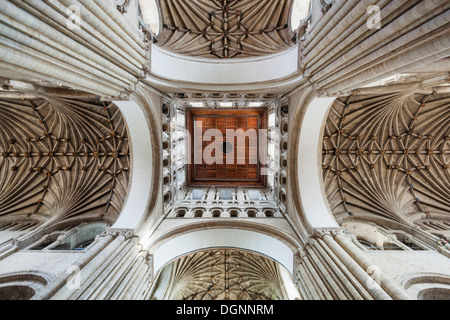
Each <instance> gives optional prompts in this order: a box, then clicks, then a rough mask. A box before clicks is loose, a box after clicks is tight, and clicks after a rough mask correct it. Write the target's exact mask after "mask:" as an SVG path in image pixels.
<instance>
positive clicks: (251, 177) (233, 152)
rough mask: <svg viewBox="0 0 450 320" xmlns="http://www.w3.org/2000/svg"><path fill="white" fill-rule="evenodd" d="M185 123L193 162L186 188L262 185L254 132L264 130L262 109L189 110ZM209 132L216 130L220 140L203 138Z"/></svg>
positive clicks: (263, 181)
mask: <svg viewBox="0 0 450 320" xmlns="http://www.w3.org/2000/svg"><path fill="white" fill-rule="evenodd" d="M187 122H188V123H187V127H188V129H189V131H190V134H191V136H192V137H194V139H192V145H191V146H190V148H191V155H192V159H193V162H194V163H192V164H189V168H188V176H189V177H188V178H189V179H188V181H189V184H190V185H208V186H210V185H217V186H264V183H265V177H264V176H262V175H261V174H260V172H261V167H262V164H261V162H260V161H259V158H258V156H259V147H260V146H259V142H258V139H259V134H260V130H258V129H264V128H266V122H267V121H266V111H265V110H264V109H240V110H236V109H230V110H221V109H219V110H215V109H210V110H204V109H203V110H198V109H189V110H188V112H187ZM208 130H209V131H208ZM211 130H217V135H218V136H219V137H220V134H221V135H222V140H220V138H219V137H217V141H216V135H213V137H212V138H211V139H209V138H206V137H205V138H203V135H204V134H205V133H207V132H210V133H211V132H212V131H211ZM239 132H240V134H241V135H239ZM227 134H228V135H227ZM242 134H243V135H242ZM196 159H197V160H196Z"/></svg>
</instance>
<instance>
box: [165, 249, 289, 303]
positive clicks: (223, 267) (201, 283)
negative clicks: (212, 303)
mask: <svg viewBox="0 0 450 320" xmlns="http://www.w3.org/2000/svg"><path fill="white" fill-rule="evenodd" d="M171 280H172V281H171V283H172V286H171V287H170V289H169V291H168V293H167V299H169V300H279V299H283V293H282V287H283V285H282V283H281V278H280V275H279V270H278V265H277V263H276V262H274V261H272V260H269V259H267V258H265V257H262V256H260V255H256V254H253V253H250V252H244V251H238V250H231V249H221V250H208V251H201V252H197V253H193V254H190V255H188V256H185V257H182V258H180V259H178V260H176V261H175V262H173V270H172V279H171Z"/></svg>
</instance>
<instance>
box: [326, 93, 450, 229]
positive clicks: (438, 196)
mask: <svg viewBox="0 0 450 320" xmlns="http://www.w3.org/2000/svg"><path fill="white" fill-rule="evenodd" d="M449 102H450V97H449V96H448V95H444V94H440V95H439V94H431V95H430V94H417V93H414V92H411V91H410V92H408V91H405V92H397V93H391V94H385V95H380V96H348V97H341V98H339V99H338V100H336V102H335V103H334V105H333V106H332V108H331V110H330V113H329V116H328V119H327V121H326V127H325V133H324V138H323V148H322V154H323V158H322V165H323V178H324V185H325V188H326V192H327V195H328V200H329V203H330V206H331V209H332V211H333V212H334V213H335V214H339V213H345V214H347V213H349V214H350V215H351V214H354V213H372V214H375V215H377V216H381V217H384V218H388V219H392V220H395V221H401V220H403V221H405V220H408V217H409V216H411V215H413V214H416V213H422V214H425V213H427V212H432V213H441V214H448V207H449V206H450V200H449V199H450V183H449V181H450V171H449V168H450V159H449V153H450V149H449V147H450V144H449V143H450V125H449V124H450V113H449V110H450V109H449ZM424 216H425V215H424Z"/></svg>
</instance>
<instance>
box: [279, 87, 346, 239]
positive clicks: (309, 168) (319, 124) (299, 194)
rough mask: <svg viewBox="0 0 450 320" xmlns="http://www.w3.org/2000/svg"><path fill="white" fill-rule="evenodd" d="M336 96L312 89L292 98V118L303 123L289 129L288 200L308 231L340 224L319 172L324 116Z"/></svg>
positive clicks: (301, 223) (296, 217) (311, 231)
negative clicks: (324, 96)
mask: <svg viewBox="0 0 450 320" xmlns="http://www.w3.org/2000/svg"><path fill="white" fill-rule="evenodd" d="M334 100H335V98H317V97H316V96H315V95H313V93H312V92H301V93H298V94H297V95H296V96H292V97H291V99H290V105H289V109H293V110H294V111H293V112H290V114H291V113H292V115H291V116H290V121H292V122H293V123H300V124H301V125H298V126H295V127H294V128H290V129H292V130H290V132H289V152H290V157H289V159H288V166H289V168H288V175H289V179H288V183H289V186H287V189H288V190H289V195H287V202H288V203H289V202H291V207H292V208H293V209H294V210H295V212H296V214H295V215H294V214H293V216H294V218H295V219H296V220H297V222H298V223H299V224H300V225H302V227H303V228H304V229H306V231H307V232H308V233H313V232H314V231H313V230H314V229H317V228H336V227H338V224H337V223H336V220H335V219H334V217H333V215H332V213H331V210H330V208H329V206H328V202H327V201H326V197H325V192H324V187H323V180H322V177H321V172H320V170H321V167H320V163H321V161H320V159H321V158H320V157H321V152H320V141H321V139H322V136H323V134H322V133H323V129H324V119H326V115H327V113H328V112H329V110H330V107H331V105H332V103H333V102H334ZM293 155H295V156H293ZM288 205H289V204H288Z"/></svg>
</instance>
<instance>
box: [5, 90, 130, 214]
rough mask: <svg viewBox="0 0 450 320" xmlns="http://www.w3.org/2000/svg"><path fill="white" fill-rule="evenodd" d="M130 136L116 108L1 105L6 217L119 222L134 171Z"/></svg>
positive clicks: (77, 103)
mask: <svg viewBox="0 0 450 320" xmlns="http://www.w3.org/2000/svg"><path fill="white" fill-rule="evenodd" d="M128 153H129V150H128V134H127V128H126V124H125V123H124V120H123V118H122V116H121V114H120V111H119V109H118V108H117V106H115V105H114V104H112V103H106V102H99V101H94V100H87V99H86V100H73V99H67V98H46V99H42V98H39V99H38V98H36V99H30V100H2V101H0V217H6V218H8V217H10V216H16V217H21V218H22V219H27V217H28V218H29V219H37V220H38V221H41V222H44V221H48V220H59V221H61V220H64V219H68V218H73V217H76V216H80V215H86V214H87V215H90V216H95V217H103V216H104V217H105V219H106V218H107V219H109V221H110V222H113V221H115V219H116V218H117V217H118V215H119V213H120V211H121V208H122V204H123V202H124V200H125V196H126V193H127V189H128V187H127V185H128V170H129V168H130V160H129V154H128Z"/></svg>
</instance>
